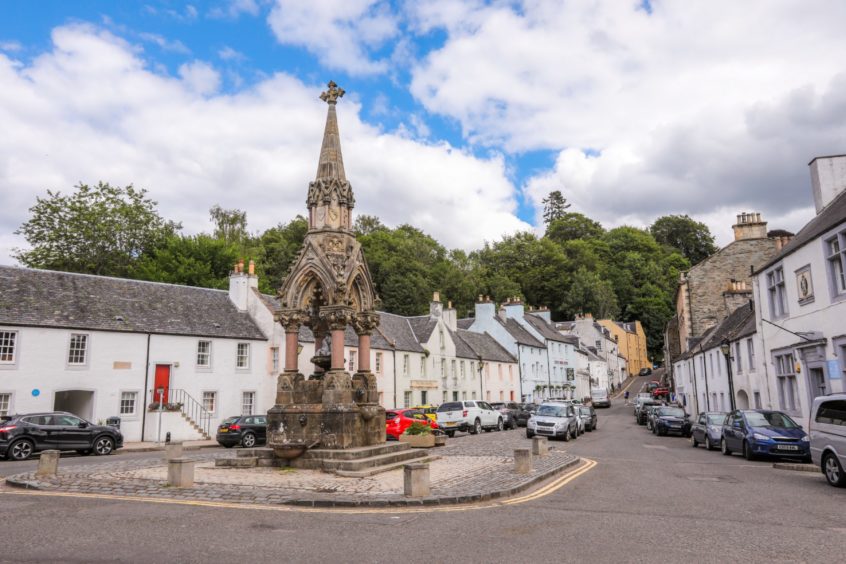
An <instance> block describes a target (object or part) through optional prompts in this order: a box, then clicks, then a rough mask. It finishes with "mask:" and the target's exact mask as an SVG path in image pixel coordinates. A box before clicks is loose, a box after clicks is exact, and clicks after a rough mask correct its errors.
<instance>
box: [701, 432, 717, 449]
mask: <svg viewBox="0 0 846 564" xmlns="http://www.w3.org/2000/svg"><path fill="white" fill-rule="evenodd" d="M702 442H703V443H705V450H714V445H712V444H711V437H709V436H708V434H707V433H706V434H705V439H704V440H703V441H702Z"/></svg>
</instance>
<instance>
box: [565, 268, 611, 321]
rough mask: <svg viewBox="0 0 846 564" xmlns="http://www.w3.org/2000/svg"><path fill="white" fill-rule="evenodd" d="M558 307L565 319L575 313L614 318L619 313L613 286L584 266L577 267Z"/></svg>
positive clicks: (598, 317)
mask: <svg viewBox="0 0 846 564" xmlns="http://www.w3.org/2000/svg"><path fill="white" fill-rule="evenodd" d="M560 309H561V312H562V313H563V315H564V316H565V317H566V318H567V319H572V318H573V317H574V316H575V315H576V314H577V313H578V314H584V313H591V314H593V316H594V317H595V318H596V319H614V318H616V317H617V316H618V315H619V314H620V306H619V305H618V304H617V296H616V295H615V294H614V288H613V287H612V286H611V284H610V283H609V282H607V281H605V280H602V279H601V278H600V277H599V275H598V274H596V273H595V272H590V271H588V270H587V269H586V268H579V269H578V270H577V271H576V273H575V274H574V275H573V278H572V281H571V283H570V289H569V290H567V293H566V294H565V295H564V301H563V302H562V304H561V306H560Z"/></svg>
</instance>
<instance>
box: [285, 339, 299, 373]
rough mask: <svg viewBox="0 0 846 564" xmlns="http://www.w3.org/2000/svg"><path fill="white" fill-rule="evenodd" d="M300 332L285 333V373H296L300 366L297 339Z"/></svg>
mask: <svg viewBox="0 0 846 564" xmlns="http://www.w3.org/2000/svg"><path fill="white" fill-rule="evenodd" d="M298 336H299V331H296V332H294V331H286V332H285V372H296V371H297V368H298V364H299V362H298V361H299V358H298V357H299V355H298V354H297V346H298V345H299V343H298V342H297V340H298V339H297V337H298Z"/></svg>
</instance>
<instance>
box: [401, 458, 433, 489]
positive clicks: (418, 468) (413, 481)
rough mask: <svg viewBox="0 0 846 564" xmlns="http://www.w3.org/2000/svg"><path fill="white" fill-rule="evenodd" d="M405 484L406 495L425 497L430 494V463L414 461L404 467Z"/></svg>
mask: <svg viewBox="0 0 846 564" xmlns="http://www.w3.org/2000/svg"><path fill="white" fill-rule="evenodd" d="M403 486H404V489H405V495H406V497H425V496H427V495H429V493H430V490H429V465H428V464H426V463H425V462H414V463H412V464H406V465H405V466H404V467H403Z"/></svg>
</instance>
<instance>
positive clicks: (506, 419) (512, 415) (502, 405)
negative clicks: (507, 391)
mask: <svg viewBox="0 0 846 564" xmlns="http://www.w3.org/2000/svg"><path fill="white" fill-rule="evenodd" d="M491 407H492V408H494V409H495V410H497V411H499V412H500V413H501V414H502V424H503V427H505V428H506V429H516V428H517V413H518V412H519V411H520V404H519V403H517V402H514V401H497V402H491ZM528 419H529V418H528V417H526V420H528Z"/></svg>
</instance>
